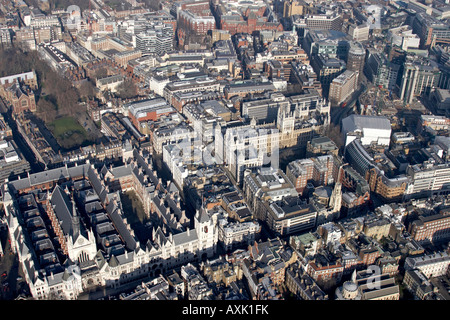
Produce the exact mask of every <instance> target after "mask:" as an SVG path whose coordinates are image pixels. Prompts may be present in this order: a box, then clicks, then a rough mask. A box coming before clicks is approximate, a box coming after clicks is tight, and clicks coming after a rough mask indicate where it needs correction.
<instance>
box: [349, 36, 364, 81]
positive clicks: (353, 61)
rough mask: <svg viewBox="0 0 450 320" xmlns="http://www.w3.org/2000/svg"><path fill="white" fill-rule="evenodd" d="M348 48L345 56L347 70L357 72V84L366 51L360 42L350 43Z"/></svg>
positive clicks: (362, 69)
mask: <svg viewBox="0 0 450 320" xmlns="http://www.w3.org/2000/svg"><path fill="white" fill-rule="evenodd" d="M349 45H350V48H349V50H348V55H347V60H346V61H347V70H351V71H354V72H358V73H359V75H358V84H359V82H360V77H361V75H362V73H363V72H364V62H365V58H366V50H365V48H364V47H363V45H362V44H361V43H360V42H357V41H350V42H349Z"/></svg>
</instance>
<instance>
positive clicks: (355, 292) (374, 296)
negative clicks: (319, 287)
mask: <svg viewBox="0 0 450 320" xmlns="http://www.w3.org/2000/svg"><path fill="white" fill-rule="evenodd" d="M336 298H337V300H399V298H400V287H399V285H397V284H395V279H394V278H393V277H390V276H389V275H388V274H376V275H374V274H373V273H372V272H370V271H369V272H368V271H366V270H362V271H359V272H356V270H355V271H354V273H353V276H352V279H351V280H349V281H346V282H344V284H343V286H342V287H339V288H337V289H336Z"/></svg>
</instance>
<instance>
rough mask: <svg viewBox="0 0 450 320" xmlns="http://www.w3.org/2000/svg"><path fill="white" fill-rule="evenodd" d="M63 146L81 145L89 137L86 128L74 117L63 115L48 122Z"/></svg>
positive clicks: (66, 147) (67, 147)
mask: <svg viewBox="0 0 450 320" xmlns="http://www.w3.org/2000/svg"><path fill="white" fill-rule="evenodd" d="M48 128H49V129H50V130H51V131H52V133H53V135H54V136H55V138H56V140H58V143H59V144H60V145H61V147H63V148H65V149H69V148H72V147H76V146H78V145H81V144H82V143H83V142H84V141H85V140H86V139H87V132H86V130H85V129H84V128H83V127H82V126H81V125H80V124H79V123H78V122H77V120H75V119H74V118H73V117H63V118H59V119H56V120H55V121H53V122H52V123H50V124H48Z"/></svg>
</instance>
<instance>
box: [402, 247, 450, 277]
mask: <svg viewBox="0 0 450 320" xmlns="http://www.w3.org/2000/svg"><path fill="white" fill-rule="evenodd" d="M449 265H450V256H449V255H448V253H447V252H445V251H442V252H436V253H433V254H429V255H421V256H418V257H407V258H406V259H405V270H419V271H420V272H421V273H422V274H423V275H424V276H425V277H426V278H431V277H439V276H443V275H445V274H447V271H448V266H449Z"/></svg>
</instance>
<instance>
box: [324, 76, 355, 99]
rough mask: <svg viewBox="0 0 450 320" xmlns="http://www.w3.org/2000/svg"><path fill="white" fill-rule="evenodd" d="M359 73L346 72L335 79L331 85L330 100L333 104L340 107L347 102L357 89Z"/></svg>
mask: <svg viewBox="0 0 450 320" xmlns="http://www.w3.org/2000/svg"><path fill="white" fill-rule="evenodd" d="M358 79H359V71H356V72H355V71H351V70H345V71H344V72H343V73H341V74H340V75H339V76H337V77H336V78H334V79H333V81H332V82H331V84H330V92H329V94H328V100H330V102H331V104H333V105H339V104H340V103H341V102H343V101H345V100H346V99H347V98H348V97H349V96H350V95H351V94H352V93H353V92H354V91H355V90H356V88H357V85H358Z"/></svg>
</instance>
